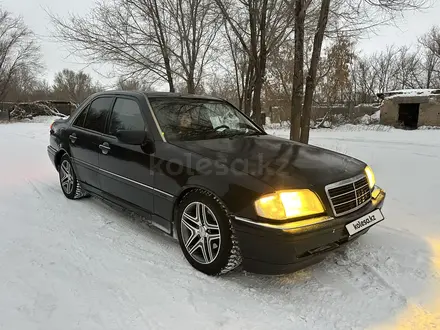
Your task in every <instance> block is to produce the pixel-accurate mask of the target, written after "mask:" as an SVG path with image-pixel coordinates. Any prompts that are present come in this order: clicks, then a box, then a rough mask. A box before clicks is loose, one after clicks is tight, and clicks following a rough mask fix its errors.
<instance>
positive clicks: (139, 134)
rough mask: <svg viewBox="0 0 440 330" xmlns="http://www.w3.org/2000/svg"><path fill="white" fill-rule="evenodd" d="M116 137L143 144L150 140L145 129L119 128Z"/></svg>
mask: <svg viewBox="0 0 440 330" xmlns="http://www.w3.org/2000/svg"><path fill="white" fill-rule="evenodd" d="M116 137H117V138H118V139H119V141H121V142H124V143H127V144H131V145H143V144H145V143H146V142H148V141H149V140H150V139H149V137H148V134H147V132H145V131H125V130H118V131H117V132H116Z"/></svg>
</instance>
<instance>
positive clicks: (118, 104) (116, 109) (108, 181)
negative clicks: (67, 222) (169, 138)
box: [99, 96, 154, 214]
mask: <svg viewBox="0 0 440 330" xmlns="http://www.w3.org/2000/svg"><path fill="white" fill-rule="evenodd" d="M146 122H147V121H146V118H145V114H144V113H143V112H142V110H141V106H140V104H139V102H138V100H137V99H136V98H134V97H129V96H118V97H117V98H116V101H115V103H114V106H113V110H112V112H111V115H110V120H109V122H108V125H107V130H106V132H105V133H106V134H104V135H103V136H102V145H101V148H102V150H101V151H100V153H99V167H100V172H101V189H102V190H103V192H104V194H109V195H111V196H110V197H113V198H116V199H117V200H121V201H124V202H128V203H129V204H131V205H134V206H136V207H138V208H141V209H142V210H144V211H147V213H149V214H151V213H152V212H153V191H154V188H153V184H154V182H153V177H154V175H153V173H152V172H153V171H152V167H153V158H152V154H151V153H149V151H148V150H143V148H142V147H141V146H138V145H129V144H125V143H123V142H121V141H119V140H118V139H117V138H116V136H115V133H116V131H117V130H134V131H139V130H145V131H148V129H147V124H146Z"/></svg>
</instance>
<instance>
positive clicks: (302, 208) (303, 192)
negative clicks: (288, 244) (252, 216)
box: [255, 189, 324, 220]
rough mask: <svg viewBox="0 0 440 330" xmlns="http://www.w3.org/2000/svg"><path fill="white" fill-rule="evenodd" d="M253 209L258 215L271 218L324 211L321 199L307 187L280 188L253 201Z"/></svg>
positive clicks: (280, 218) (294, 216)
mask: <svg viewBox="0 0 440 330" xmlns="http://www.w3.org/2000/svg"><path fill="white" fill-rule="evenodd" d="M255 210H256V211H257V214H258V215H259V216H261V217H264V218H267V219H273V220H285V219H289V218H297V217H306V216H309V215H314V214H321V213H324V207H323V206H322V203H321V200H320V199H319V198H318V196H317V195H316V194H315V193H314V192H312V191H310V190H308V189H300V190H282V191H277V192H276V193H273V194H269V195H265V196H263V197H261V198H259V199H258V200H257V201H256V202H255Z"/></svg>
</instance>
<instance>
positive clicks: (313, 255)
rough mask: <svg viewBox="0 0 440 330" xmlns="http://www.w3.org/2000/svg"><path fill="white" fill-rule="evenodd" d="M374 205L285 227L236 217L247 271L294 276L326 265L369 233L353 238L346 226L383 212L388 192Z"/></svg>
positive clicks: (376, 198)
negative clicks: (329, 256) (336, 253)
mask: <svg viewBox="0 0 440 330" xmlns="http://www.w3.org/2000/svg"><path fill="white" fill-rule="evenodd" d="M377 189H378V190H377V191H376V194H374V197H373V199H372V202H371V203H368V204H367V205H365V206H364V207H362V208H361V209H359V210H357V211H355V212H352V213H350V214H347V215H344V216H341V217H337V218H330V217H322V218H316V219H311V220H307V221H296V222H291V223H288V224H283V225H272V224H263V223H258V222H255V221H252V220H250V219H244V218H240V217H235V221H233V227H234V230H235V234H236V236H237V239H238V243H239V247H240V250H241V254H242V257H243V267H244V269H245V270H247V271H249V272H253V273H263V274H282V273H290V272H293V271H296V270H299V269H302V268H305V267H307V266H309V265H312V264H315V263H317V262H320V261H322V260H323V259H324V258H325V257H326V255H327V254H328V253H329V252H330V251H333V250H335V249H338V248H340V247H342V246H344V245H345V244H347V243H348V242H350V241H352V240H354V239H357V238H358V237H360V236H361V235H364V234H365V233H367V232H368V230H369V229H370V228H372V227H373V226H374V225H373V226H370V227H367V228H365V229H364V230H362V231H360V232H358V233H356V234H355V235H353V236H350V235H349V233H348V231H347V229H346V228H345V225H346V224H347V223H349V222H352V221H354V220H356V219H358V218H360V217H362V216H364V215H366V214H368V213H370V212H372V211H374V210H377V209H381V208H382V206H383V203H384V200H385V195H386V194H385V192H384V191H383V190H382V189H380V188H377Z"/></svg>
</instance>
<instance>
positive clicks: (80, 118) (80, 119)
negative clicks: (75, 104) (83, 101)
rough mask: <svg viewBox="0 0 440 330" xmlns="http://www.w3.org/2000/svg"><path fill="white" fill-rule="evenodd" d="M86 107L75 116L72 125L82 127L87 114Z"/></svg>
mask: <svg viewBox="0 0 440 330" xmlns="http://www.w3.org/2000/svg"><path fill="white" fill-rule="evenodd" d="M88 109H89V107H85V108H84V109H83V110H82V111H81V113H80V114H79V116H78V117H76V119H75V121H74V122H73V126H78V127H84V120H85V119H86V115H87V110H88Z"/></svg>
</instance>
